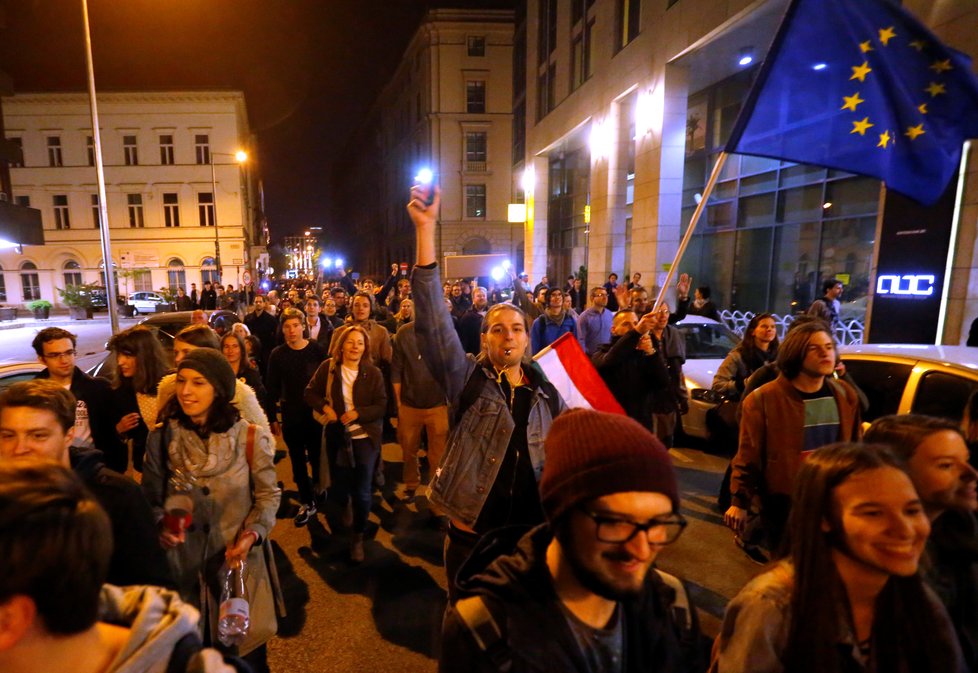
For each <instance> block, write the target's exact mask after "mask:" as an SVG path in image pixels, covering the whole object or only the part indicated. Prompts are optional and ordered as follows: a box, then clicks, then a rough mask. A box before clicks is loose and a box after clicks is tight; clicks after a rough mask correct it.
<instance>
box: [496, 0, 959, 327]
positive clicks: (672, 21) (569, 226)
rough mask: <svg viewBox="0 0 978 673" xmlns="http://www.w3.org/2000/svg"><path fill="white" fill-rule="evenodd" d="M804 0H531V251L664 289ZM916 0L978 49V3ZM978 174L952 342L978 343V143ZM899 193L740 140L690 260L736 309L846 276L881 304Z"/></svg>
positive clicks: (523, 37)
mask: <svg viewBox="0 0 978 673" xmlns="http://www.w3.org/2000/svg"><path fill="white" fill-rule="evenodd" d="M787 4H788V3H787V0H727V1H724V2H717V1H716V0H663V1H659V2H652V1H651V0H526V1H525V2H524V3H521V5H520V7H519V8H518V9H517V13H516V17H515V25H516V35H515V38H514V42H515V44H516V48H515V51H516V52H517V53H516V54H514V64H516V66H517V68H516V72H515V77H516V79H517V80H521V81H522V84H523V85H525V86H524V87H522V88H525V94H523V95H522V96H521V95H517V96H516V97H515V98H514V117H519V116H520V115H521V114H522V115H525V118H526V126H525V138H522V137H520V134H519V133H518V132H517V133H516V134H515V135H514V173H513V176H514V178H513V185H512V189H513V192H514V194H518V193H519V192H520V188H521V184H522V183H524V182H525V180H523V179H521V176H523V175H527V174H528V175H529V176H530V178H531V179H530V181H529V183H528V184H527V186H529V187H530V189H529V191H528V193H527V201H528V206H530V207H529V210H530V212H531V213H532V216H531V217H530V218H528V221H527V223H526V226H525V229H524V236H525V239H526V251H527V254H526V260H525V264H526V268H527V270H528V271H529V272H530V273H531V276H532V279H533V280H534V281H536V279H538V278H539V277H540V276H541V275H544V274H549V277H550V278H563V277H564V276H566V275H567V274H569V273H572V272H577V271H578V270H579V268H580V267H581V266H584V267H586V270H587V280H588V283H589V284H590V285H594V284H596V283H603V282H605V280H606V279H607V277H608V274H610V273H612V272H614V273H617V274H618V275H619V276H620V277H621V278H622V279H624V278H626V277H627V276H628V275H631V274H632V273H634V272H640V273H642V278H643V284H645V285H646V287H649V288H652V289H658V286H659V285H660V284H661V283H662V282H663V281H664V279H665V276H666V274H667V272H668V270H669V269H670V265H671V263H672V261H673V257H674V255H675V253H676V251H677V249H678V246H679V243H680V240H681V238H682V235H683V233H684V232H685V231H686V228H687V227H688V224H689V222H690V218H691V216H692V214H693V211H694V210H695V208H696V206H697V204H698V203H699V201H700V199H701V198H702V194H703V191H704V187H705V184H706V182H707V179H708V177H709V175H710V173H711V171H712V169H713V167H714V164H715V161H716V157H717V156H718V154H719V152H720V150H721V149H722V148H723V145H724V143H725V141H726V140H727V138H728V137H729V134H730V131H731V129H732V126H733V123H734V121H735V120H736V118H737V115H738V113H739V111H740V108H741V106H742V104H743V101H744V99H745V97H746V95H747V91H748V90H749V88H750V85H751V83H752V80H753V76H754V74H755V73H756V69H757V66H758V64H759V63H760V61H761V59H762V58H763V56H764V52H765V50H766V49H767V47H768V45H769V44H770V41H771V38H772V37H773V35H774V33H775V32H776V30H777V27H778V24H779V21H780V19H781V17H782V15H783V13H784V10H785V8H786V6H787ZM902 4H903V5H904V6H906V7H907V8H908V9H909V10H910V11H911V12H913V13H914V14H915V15H916V16H918V17H920V18H921V19H922V20H923V21H924V22H925V23H926V24H927V25H928V26H929V27H930V28H931V29H932V30H933V31H934V32H935V33H936V34H937V35H938V37H940V38H941V39H942V40H943V41H945V42H946V43H947V44H949V45H950V46H952V47H954V48H956V49H959V50H961V51H964V52H966V53H968V54H970V55H972V56H975V55H978V34H976V33H975V32H974V31H973V30H970V29H969V27H973V26H974V25H976V23H978V9H976V8H975V6H974V4H973V3H970V2H965V1H963V0H951V1H949V2H944V3H929V2H926V1H924V0H907V1H905V2H903V3H902ZM521 51H522V53H520V52H521ZM523 64H525V65H523ZM520 67H522V68H523V69H522V71H520V70H519V68H520ZM520 88H521V86H519V85H518V86H517V92H519V90H520ZM961 184H962V185H963V188H962V189H961V191H960V193H959V206H960V207H959V209H958V214H957V215H956V218H957V219H956V223H955V227H954V234H953V237H952V240H951V244H950V246H948V255H949V258H950V259H951V263H950V265H949V267H948V268H949V270H950V274H949V280H948V284H947V287H948V294H947V298H946V315H945V316H944V318H943V319H942V325H941V328H940V333H939V337H938V338H939V339H941V340H943V341H944V342H947V343H958V342H959V341H962V342H963V339H964V337H965V336H966V334H967V328H968V323H970V321H971V319H972V318H974V316H975V315H978V292H969V289H970V287H971V286H973V285H974V286H978V280H976V279H978V260H976V248H975V243H976V240H975V230H976V221H978V162H976V161H975V160H974V159H973V158H972V159H971V160H970V161H969V162H967V163H966V164H965V171H964V176H963V180H962V182H961ZM883 202H884V201H883V199H882V198H881V183H880V182H879V181H876V180H873V179H868V178H863V177H859V176H854V175H850V174H846V173H843V172H840V171H832V170H825V169H822V168H818V167H814V166H807V165H801V164H793V163H790V162H780V161H771V160H767V159H759V158H755V157H748V156H737V155H733V156H731V157H730V159H729V160H728V162H727V164H726V166H725V167H724V169H723V171H722V173H721V174H720V175H719V179H718V181H717V185H716V188H715V190H714V192H713V195H712V197H711V198H710V199H709V201H708V203H707V204H706V206H705V209H704V215H703V218H702V219H701V221H700V223H699V225H698V227H697V229H696V230H695V235H694V236H693V238H692V240H691V242H690V246H689V248H688V249H687V251H686V253H685V255H684V257H683V260H682V262H681V265H680V266H681V269H679V270H680V271H685V272H688V273H690V275H692V276H693V283H694V285H708V286H710V287H711V289H712V291H713V298H714V300H715V301H716V303H717V304H718V305H719V306H721V307H722V308H734V309H740V310H750V311H754V312H761V311H772V312H777V313H780V314H790V313H792V312H794V311H797V310H803V309H804V308H806V307H807V305H808V304H809V303H810V302H811V301H812V300H813V299H814V298H817V297H818V296H819V295H820V294H821V282H822V281H823V280H824V279H826V278H831V277H838V278H841V279H843V280H844V281H845V285H846V293H847V294H846V298H847V299H848V300H854V299H855V300H860V301H861V303H858V302H857V303H856V304H855V305H854V306H855V307H856V308H857V309H861V310H863V311H865V308H866V307H867V306H868V307H869V308H870V312H871V307H872V294H873V293H872V289H873V287H874V282H875V276H876V273H877V268H876V265H877V256H878V252H879V244H878V242H879V240H880V228H881V227H882V225H883V216H882V210H881V207H880V206H881V203H883ZM941 272H942V273H943V269H941ZM856 317H860V318H862V317H863V316H862V315H859V316H856ZM962 323H963V324H964V328H963V331H962Z"/></svg>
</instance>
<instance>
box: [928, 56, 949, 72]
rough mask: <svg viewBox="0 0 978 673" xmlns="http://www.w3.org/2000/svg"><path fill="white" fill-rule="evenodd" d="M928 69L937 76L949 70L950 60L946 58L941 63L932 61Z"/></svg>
mask: <svg viewBox="0 0 978 673" xmlns="http://www.w3.org/2000/svg"><path fill="white" fill-rule="evenodd" d="M930 69H931V70H933V71H934V72H936V73H937V74H941V73H942V72H946V71H948V70H951V59H949V58H946V59H944V60H943V61H934V62H933V63H931V65H930Z"/></svg>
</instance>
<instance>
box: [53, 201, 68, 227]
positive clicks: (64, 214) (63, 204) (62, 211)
mask: <svg viewBox="0 0 978 673" xmlns="http://www.w3.org/2000/svg"><path fill="white" fill-rule="evenodd" d="M51 200H52V202H53V203H54V228H55V229H71V220H70V219H69V218H68V195H67V194H55V195H54V196H53V197H51Z"/></svg>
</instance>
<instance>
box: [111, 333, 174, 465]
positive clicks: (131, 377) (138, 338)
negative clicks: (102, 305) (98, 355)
mask: <svg viewBox="0 0 978 673" xmlns="http://www.w3.org/2000/svg"><path fill="white" fill-rule="evenodd" d="M107 348H108V350H109V351H111V352H112V353H114V354H115V365H116V367H115V372H114V377H113V382H112V388H113V390H114V400H113V402H114V408H115V409H116V413H117V421H116V425H115V429H116V432H117V433H119V436H121V437H123V438H124V440H127V443H128V444H130V446H131V447H132V464H133V469H135V470H136V471H137V472H142V471H143V454H144V453H145V451H146V436H147V434H148V433H149V431H150V429H152V428H154V427H155V426H156V417H157V409H158V407H157V404H156V393H157V389H158V387H159V384H160V379H162V378H163V377H164V376H165V375H166V373H167V369H168V367H167V360H168V358H167V356H166V351H164V350H163V346H162V345H161V344H160V342H159V339H157V338H156V334H154V333H153V331H152V330H150V329H149V328H148V327H143V326H142V325H136V326H135V327H130V328H129V329H127V330H124V331H122V332H119V333H118V334H115V335H113V336H112V338H111V339H109V343H108V346H107Z"/></svg>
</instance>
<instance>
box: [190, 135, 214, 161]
mask: <svg viewBox="0 0 978 673" xmlns="http://www.w3.org/2000/svg"><path fill="white" fill-rule="evenodd" d="M210 143H211V141H210V136H208V135H207V134H206V133H198V134H197V135H195V136H194V151H195V152H196V153H197V163H198V164H209V163H210V162H211V144H210Z"/></svg>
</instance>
